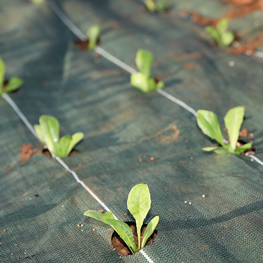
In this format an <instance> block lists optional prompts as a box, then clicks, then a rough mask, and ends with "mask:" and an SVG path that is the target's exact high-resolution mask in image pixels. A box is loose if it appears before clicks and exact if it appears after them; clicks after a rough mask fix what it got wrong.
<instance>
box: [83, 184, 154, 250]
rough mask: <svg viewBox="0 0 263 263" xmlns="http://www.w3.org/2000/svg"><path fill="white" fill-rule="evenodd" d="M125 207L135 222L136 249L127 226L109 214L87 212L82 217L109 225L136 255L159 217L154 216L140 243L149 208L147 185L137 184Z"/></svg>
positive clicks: (149, 197)
mask: <svg viewBox="0 0 263 263" xmlns="http://www.w3.org/2000/svg"><path fill="white" fill-rule="evenodd" d="M127 207H128V209H129V211H130V212H131V214H132V215H133V217H134V218H135V220H136V228H137V235H138V246H137V247H136V244H135V242H134V237H133V233H132V230H131V228H130V227H129V225H128V224H126V223H124V222H122V221H119V220H116V219H114V217H113V215H112V213H111V212H106V213H105V214H102V213H100V212H98V211H94V210H88V211H86V212H85V213H84V215H86V216H89V217H92V218H95V219H97V220H100V221H102V222H104V223H105V224H108V225H110V226H111V227H112V228H113V229H114V230H115V231H116V232H117V233H118V234H119V236H120V237H121V238H122V239H123V241H124V242H125V243H126V245H127V246H128V247H129V249H130V251H131V252H132V253H136V252H138V251H139V250H140V249H143V248H144V246H145V244H146V242H147V240H148V239H149V237H150V236H151V235H152V233H153V231H154V230H155V228H156V226H157V225H158V222H159V216H156V217H154V218H153V219H152V220H151V222H150V223H149V224H148V225H147V227H146V230H145V232H144V234H143V237H142V242H141V238H140V237H141V228H142V225H143V221H144V219H145V217H146V215H147V214H148V212H149V210H150V208H151V196H150V191H149V188H148V185H147V184H137V185H135V186H134V187H133V188H132V189H131V191H130V193H129V195H128V200H127Z"/></svg>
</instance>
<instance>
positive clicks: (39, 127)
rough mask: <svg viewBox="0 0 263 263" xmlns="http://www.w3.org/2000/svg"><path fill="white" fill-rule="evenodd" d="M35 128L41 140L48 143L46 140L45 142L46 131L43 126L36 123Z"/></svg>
mask: <svg viewBox="0 0 263 263" xmlns="http://www.w3.org/2000/svg"><path fill="white" fill-rule="evenodd" d="M34 129H35V131H36V134H37V136H38V138H39V140H40V141H41V142H42V143H44V144H46V142H45V132H44V131H43V130H42V128H41V126H40V125H39V124H35V125H34Z"/></svg>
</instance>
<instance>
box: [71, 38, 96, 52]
mask: <svg viewBox="0 0 263 263" xmlns="http://www.w3.org/2000/svg"><path fill="white" fill-rule="evenodd" d="M99 44H100V38H98V40H97V42H96V46H98V45H99ZM74 45H75V46H77V47H78V48H80V49H81V50H88V46H89V40H88V39H86V40H77V41H75V42H74Z"/></svg>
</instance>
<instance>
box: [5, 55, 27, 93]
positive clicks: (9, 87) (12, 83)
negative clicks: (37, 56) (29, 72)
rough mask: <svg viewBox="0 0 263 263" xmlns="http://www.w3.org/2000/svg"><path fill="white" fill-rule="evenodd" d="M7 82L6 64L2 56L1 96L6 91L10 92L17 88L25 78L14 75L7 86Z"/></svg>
mask: <svg viewBox="0 0 263 263" xmlns="http://www.w3.org/2000/svg"><path fill="white" fill-rule="evenodd" d="M4 82H5V64H4V62H3V60H2V59H1V58H0V96H1V95H2V94H4V93H8V92H11V91H14V90H17V89H18V88H19V87H20V86H21V85H22V84H23V80H22V79H20V78H17V77H12V78H11V79H10V80H9V81H8V84H7V85H6V86H4V85H5V84H4Z"/></svg>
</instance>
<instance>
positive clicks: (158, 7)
mask: <svg viewBox="0 0 263 263" xmlns="http://www.w3.org/2000/svg"><path fill="white" fill-rule="evenodd" d="M144 3H145V5H146V7H147V9H148V10H149V11H150V12H163V11H165V10H166V9H167V6H166V3H165V1H156V0H145V1H144Z"/></svg>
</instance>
